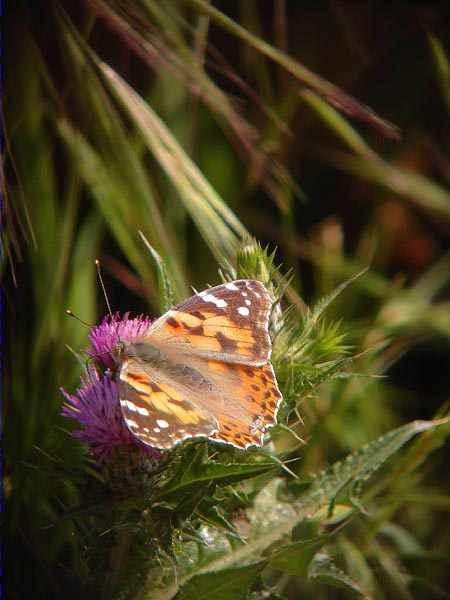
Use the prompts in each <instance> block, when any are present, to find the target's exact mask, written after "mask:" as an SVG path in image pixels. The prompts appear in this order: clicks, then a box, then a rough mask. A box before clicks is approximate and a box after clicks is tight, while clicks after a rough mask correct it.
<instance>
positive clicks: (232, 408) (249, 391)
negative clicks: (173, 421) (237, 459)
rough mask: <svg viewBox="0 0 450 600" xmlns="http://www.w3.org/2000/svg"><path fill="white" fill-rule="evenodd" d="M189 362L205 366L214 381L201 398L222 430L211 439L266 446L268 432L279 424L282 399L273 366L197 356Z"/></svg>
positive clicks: (229, 442) (242, 445)
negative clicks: (206, 358) (202, 358)
mask: <svg viewBox="0 0 450 600" xmlns="http://www.w3.org/2000/svg"><path fill="white" fill-rule="evenodd" d="M202 363H203V364H202ZM189 364H191V365H197V368H200V369H202V373H203V374H204V375H205V377H207V378H208V380H209V381H211V384H212V390H211V392H210V393H209V394H205V395H203V396H202V397H201V399H200V400H199V402H200V404H201V406H202V407H203V408H206V407H207V409H208V410H209V411H210V412H211V413H212V414H213V415H214V417H215V418H216V419H217V422H218V426H219V430H218V431H217V432H216V433H214V434H213V435H212V436H211V437H210V439H212V440H215V441H218V442H224V443H227V444H231V445H233V446H235V447H237V448H241V449H245V448H248V447H249V446H252V445H256V446H262V444H263V438H264V434H265V432H266V431H267V430H268V429H270V428H271V427H273V426H274V425H276V423H277V413H278V408H279V406H280V403H281V400H282V396H281V393H280V390H279V389H278V385H277V381H276V378H275V375H274V372H273V368H272V365H271V364H270V363H267V364H265V365H262V366H257V367H255V366H251V365H239V364H230V363H224V362H220V361H212V360H209V361H195V359H194V361H189Z"/></svg>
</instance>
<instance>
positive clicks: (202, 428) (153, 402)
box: [119, 359, 218, 449]
mask: <svg viewBox="0 0 450 600" xmlns="http://www.w3.org/2000/svg"><path fill="white" fill-rule="evenodd" d="M119 379H120V382H119V385H120V405H121V409H122V414H123V417H124V419H125V423H126V424H127V427H128V428H129V429H130V431H131V433H133V435H135V436H136V437H137V438H139V439H140V440H141V441H142V442H144V443H145V444H148V445H150V446H153V447H155V448H161V449H167V448H172V447H173V446H174V445H175V444H177V443H179V442H181V441H182V440H185V439H188V438H192V437H197V436H199V437H202V436H203V437H210V436H211V435H213V434H214V433H215V432H216V431H217V430H218V425H217V420H216V419H215V418H214V417H213V416H212V415H211V414H210V413H209V412H208V411H207V410H203V409H202V408H201V407H200V406H198V405H196V404H194V403H193V402H192V401H191V400H190V399H189V396H190V394H189V391H188V390H184V389H183V386H180V385H174V384H173V383H171V382H170V381H164V378H163V377H161V375H159V376H158V374H156V373H153V374H152V371H151V369H150V368H149V367H148V365H145V364H142V363H139V362H138V361H136V360H134V359H129V360H126V361H125V362H124V363H123V365H122V367H121V370H120V378H119Z"/></svg>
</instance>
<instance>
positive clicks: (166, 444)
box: [116, 279, 282, 450]
mask: <svg viewBox="0 0 450 600" xmlns="http://www.w3.org/2000/svg"><path fill="white" fill-rule="evenodd" d="M271 308H272V300H271V297H270V295H269V293H268V291H267V290H266V288H265V287H264V285H263V284H262V283H261V282H259V281H255V280H251V279H239V280H237V281H231V282H229V283H224V284H222V285H218V286H216V287H213V288H208V289H206V290H204V291H202V292H200V293H198V294H195V295H194V296H192V297H191V298H189V299H188V300H186V301H184V302H182V303H181V304H178V305H177V306H175V307H173V308H172V309H171V310H169V311H168V312H166V313H165V314H164V315H163V316H161V317H160V318H159V319H157V320H156V321H154V323H153V324H152V325H151V326H150V328H149V329H148V330H147V331H146V333H145V334H144V335H143V336H142V337H140V338H138V339H135V340H133V342H131V343H124V342H120V343H119V345H118V348H117V349H116V360H117V362H118V382H119V387H120V406H121V410H122V414H123V417H124V420H125V423H126V425H127V427H128V428H129V430H130V431H131V432H132V434H133V435H134V436H136V437H137V438H138V439H139V440H141V441H142V442H144V443H145V444H147V445H149V446H153V447H155V448H160V449H164V450H168V449H171V448H173V447H174V446H175V445H176V444H179V443H180V442H182V441H183V440H187V439H190V438H197V437H203V438H207V439H209V440H212V441H214V442H222V443H225V444H230V445H232V446H234V447H236V448H240V449H246V448H248V447H249V446H252V445H255V446H262V444H263V438H264V434H265V432H266V431H267V430H268V429H269V428H270V427H272V426H274V425H276V422H277V421H276V419H277V412H278V408H279V406H280V403H281V400H282V396H281V393H280V390H279V389H278V384H277V381H276V378H275V374H274V371H273V368H272V365H271V363H270V355H271V351H272V344H271V340H270V336H269V315H270V312H271Z"/></svg>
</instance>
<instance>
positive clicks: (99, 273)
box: [95, 258, 113, 319]
mask: <svg viewBox="0 0 450 600" xmlns="http://www.w3.org/2000/svg"><path fill="white" fill-rule="evenodd" d="M95 266H96V268H97V277H98V280H99V282H100V285H101V286H102V291H103V296H104V297H105V301H106V306H107V307H108V312H109V316H110V317H111V319H112V318H113V314H112V310H111V305H110V303H109V300H108V295H107V293H106V288H105V284H104V283H103V277H102V271H101V269H100V261H99V260H98V258H97V259H96V260H95Z"/></svg>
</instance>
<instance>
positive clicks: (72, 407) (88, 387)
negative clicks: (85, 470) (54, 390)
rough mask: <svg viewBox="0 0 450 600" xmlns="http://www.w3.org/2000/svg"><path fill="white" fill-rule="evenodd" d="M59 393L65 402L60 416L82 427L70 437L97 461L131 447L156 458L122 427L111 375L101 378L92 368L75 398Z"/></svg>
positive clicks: (122, 423)
mask: <svg viewBox="0 0 450 600" xmlns="http://www.w3.org/2000/svg"><path fill="white" fill-rule="evenodd" d="M61 392H62V393H63V394H64V397H65V399H66V401H67V403H66V404H65V406H64V407H63V409H62V414H63V415H64V416H65V417H69V418H70V419H74V420H75V421H78V423H79V424H80V425H82V427H83V428H82V429H77V430H76V431H74V432H72V435H73V436H74V437H76V438H78V439H79V440H82V441H83V442H87V443H88V444H89V445H90V447H91V450H92V452H93V453H94V454H95V455H96V457H97V458H99V459H100V460H101V459H104V458H106V457H107V456H108V455H109V454H111V452H112V451H113V450H114V449H115V448H117V447H119V446H124V445H134V446H136V447H139V448H140V449H141V450H142V451H143V452H145V453H147V454H150V455H151V456H152V457H154V458H159V456H160V453H159V452H158V450H156V449H154V448H150V447H149V446H147V445H146V444H143V443H142V442H140V441H139V440H138V439H137V438H136V437H135V436H134V435H133V434H132V433H131V432H130V430H129V429H128V427H127V426H126V425H125V422H124V419H123V416H122V411H121V409H120V404H119V386H118V385H117V383H116V382H115V381H114V379H113V378H112V376H111V374H110V373H106V374H105V375H104V376H101V375H99V374H98V372H97V370H96V369H94V368H92V367H91V368H89V369H88V374H87V377H86V378H85V379H82V385H81V387H79V388H78V390H77V391H76V393H75V394H68V393H67V392H66V391H65V390H63V389H62V390H61Z"/></svg>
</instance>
